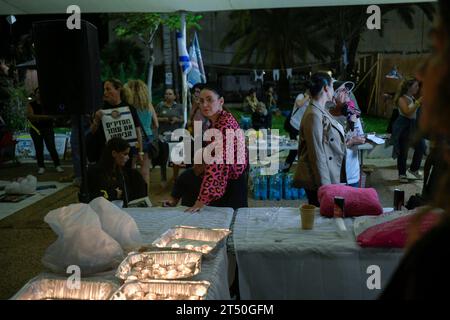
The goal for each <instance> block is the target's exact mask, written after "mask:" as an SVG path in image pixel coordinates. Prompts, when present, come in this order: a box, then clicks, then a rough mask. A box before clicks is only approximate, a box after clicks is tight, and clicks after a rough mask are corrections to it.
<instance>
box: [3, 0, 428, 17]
mask: <svg viewBox="0 0 450 320" xmlns="http://www.w3.org/2000/svg"><path fill="white" fill-rule="evenodd" d="M419 2H434V1H433V0H0V15H10V14H16V15H19V14H42V13H65V12H66V9H67V7H68V6H70V5H78V6H79V7H80V9H81V12H82V13H83V12H91V13H95V12H99V13H100V12H177V11H191V12H206V11H227V10H244V9H264V8H294V7H319V6H343V5H370V4H388V3H391V4H392V3H419Z"/></svg>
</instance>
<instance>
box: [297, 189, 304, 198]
mask: <svg viewBox="0 0 450 320" xmlns="http://www.w3.org/2000/svg"><path fill="white" fill-rule="evenodd" d="M298 196H299V199H305V198H306V192H305V189H303V188H300V189H298Z"/></svg>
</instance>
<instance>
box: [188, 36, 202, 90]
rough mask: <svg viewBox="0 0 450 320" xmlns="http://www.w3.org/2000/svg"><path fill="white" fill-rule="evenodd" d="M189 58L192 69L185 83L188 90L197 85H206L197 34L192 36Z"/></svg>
mask: <svg viewBox="0 0 450 320" xmlns="http://www.w3.org/2000/svg"><path fill="white" fill-rule="evenodd" d="M189 56H190V60H191V67H192V68H191V70H190V71H189V73H188V75H187V81H188V86H189V88H192V87H193V86H194V85H196V84H197V83H206V74H205V69H204V67H203V59H202V54H201V52H200V45H199V43H198V38H197V33H195V34H194V39H193V40H192V44H191V47H190V48H189Z"/></svg>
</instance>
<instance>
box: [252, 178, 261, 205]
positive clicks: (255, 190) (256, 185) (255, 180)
mask: <svg viewBox="0 0 450 320" xmlns="http://www.w3.org/2000/svg"><path fill="white" fill-rule="evenodd" d="M260 192H261V191H260V176H253V199H255V200H259V199H260Z"/></svg>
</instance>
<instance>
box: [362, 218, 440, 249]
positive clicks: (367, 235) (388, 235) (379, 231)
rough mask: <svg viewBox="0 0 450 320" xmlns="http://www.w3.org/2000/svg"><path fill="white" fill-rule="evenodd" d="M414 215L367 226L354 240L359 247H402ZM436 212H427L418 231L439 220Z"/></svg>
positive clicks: (431, 225)
mask: <svg viewBox="0 0 450 320" xmlns="http://www.w3.org/2000/svg"><path fill="white" fill-rule="evenodd" d="M413 216H414V215H412V214H410V215H407V216H404V217H400V218H397V219H394V220H391V221H388V222H384V223H380V224H377V225H374V226H372V227H369V228H367V229H366V230H365V231H363V232H362V233H361V234H360V235H359V236H358V237H357V238H356V241H357V242H358V244H359V245H360V246H361V247H384V248H386V247H388V248H404V247H405V244H406V239H407V237H408V234H407V229H408V226H409V224H410V223H411V219H412V217H413ZM439 217H440V215H439V214H437V213H429V214H427V215H426V216H425V217H424V218H423V219H422V221H421V224H420V227H419V232H420V234H424V233H426V232H427V231H428V230H429V229H431V228H432V227H433V226H434V225H435V224H436V223H437V221H438V220H439Z"/></svg>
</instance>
